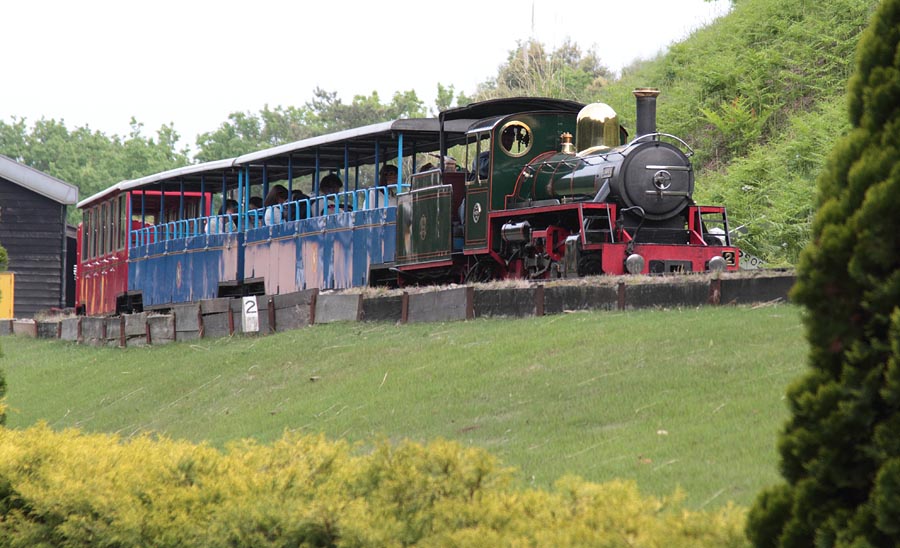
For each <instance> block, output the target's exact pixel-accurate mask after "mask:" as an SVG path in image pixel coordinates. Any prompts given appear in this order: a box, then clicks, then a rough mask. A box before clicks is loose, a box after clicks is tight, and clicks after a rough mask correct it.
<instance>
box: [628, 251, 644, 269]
mask: <svg viewBox="0 0 900 548" xmlns="http://www.w3.org/2000/svg"><path fill="white" fill-rule="evenodd" d="M644 263H645V261H644V258H643V257H641V256H640V255H638V254H637V253H632V254H631V255H629V256H628V258H627V259H625V270H627V271H628V273H629V274H640V273H641V272H643V271H644Z"/></svg>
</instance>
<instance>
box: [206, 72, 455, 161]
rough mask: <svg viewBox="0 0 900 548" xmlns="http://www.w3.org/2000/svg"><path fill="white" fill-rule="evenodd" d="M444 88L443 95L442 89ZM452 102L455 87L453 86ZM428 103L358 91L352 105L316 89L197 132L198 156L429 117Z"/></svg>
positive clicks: (404, 96)
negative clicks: (298, 100) (290, 103)
mask: <svg viewBox="0 0 900 548" xmlns="http://www.w3.org/2000/svg"><path fill="white" fill-rule="evenodd" d="M442 92H443V94H444V95H443V96H441V93H442ZM438 93H439V97H438V100H439V101H445V102H446V101H447V97H446V94H447V93H448V91H447V88H443V86H441V85H440V84H439V85H438ZM449 94H450V98H451V101H452V95H453V87H452V86H451V87H450V88H449ZM426 115H427V113H426V111H425V104H424V103H423V102H422V101H421V100H420V99H419V97H418V96H417V95H416V92H415V91H412V90H409V91H405V92H399V91H398V92H396V93H394V96H393V97H392V98H391V101H390V102H389V103H383V102H382V101H381V98H380V97H379V96H378V92H376V91H373V92H372V94H371V95H357V96H355V97H353V100H352V101H351V102H350V103H349V104H347V103H344V102H343V101H342V100H341V99H340V98H339V97H338V96H337V92H332V91H325V90H323V89H321V88H316V89H315V90H314V91H313V98H312V99H311V100H310V101H307V102H306V103H305V104H304V105H303V106H302V107H282V106H280V105H279V106H277V107H275V108H274V109H272V108H269V106H268V105H266V106H265V107H264V108H263V109H262V110H261V111H260V112H259V113H257V114H253V113H250V112H233V113H231V114H230V115H229V116H228V121H227V122H224V123H223V124H222V125H221V126H219V128H218V129H216V130H215V131H211V132H208V133H203V134H201V135H200V136H198V137H197V148H198V153H197V160H198V161H201V162H207V161H211V160H218V159H221V158H231V157H234V156H239V155H241V154H245V153H247V152H252V151H254V150H260V149H263V148H266V147H271V146H275V145H279V144H282V143H289V142H291V141H298V140H300V139H305V138H307V137H315V136H317V135H324V134H326V133H332V132H335V131H340V130H343V129H350V128H354V127H359V126H364V125H368V124H375V123H378V122H384V121H387V120H394V119H397V118H418V117H423V116H426Z"/></svg>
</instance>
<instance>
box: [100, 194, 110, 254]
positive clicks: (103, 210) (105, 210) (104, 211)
mask: <svg viewBox="0 0 900 548" xmlns="http://www.w3.org/2000/svg"><path fill="white" fill-rule="evenodd" d="M108 215H109V204H103V205H101V206H100V223H99V224H100V226H99V233H100V234H99V236H98V237H97V255H98V256H99V255H106V229H107V225H108V223H109V220H108V218H107V217H108Z"/></svg>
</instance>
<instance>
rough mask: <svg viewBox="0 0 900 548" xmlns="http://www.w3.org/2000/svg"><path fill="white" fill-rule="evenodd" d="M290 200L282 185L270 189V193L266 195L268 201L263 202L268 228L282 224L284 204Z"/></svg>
mask: <svg viewBox="0 0 900 548" xmlns="http://www.w3.org/2000/svg"><path fill="white" fill-rule="evenodd" d="M287 199H288V191H287V189H286V188H284V187H283V186H281V185H274V186H273V187H272V188H270V189H269V193H268V194H266V201H265V202H263V205H264V206H265V208H266V214H265V217H264V219H265V222H266V226H273V225H277V224H279V223H281V221H282V219H283V218H284V215H283V214H282V210H283V209H284V205H283V204H284V203H285V202H286V201H287Z"/></svg>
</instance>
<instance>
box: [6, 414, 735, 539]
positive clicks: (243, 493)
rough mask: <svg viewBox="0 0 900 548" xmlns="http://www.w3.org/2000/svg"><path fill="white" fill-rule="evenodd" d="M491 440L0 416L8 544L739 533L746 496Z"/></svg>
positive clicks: (645, 536) (730, 536) (697, 536)
mask: <svg viewBox="0 0 900 548" xmlns="http://www.w3.org/2000/svg"><path fill="white" fill-rule="evenodd" d="M511 477H512V476H511V471H510V470H509V469H507V468H503V467H501V466H499V465H498V463H497V461H496V460H495V459H494V457H492V456H491V455H490V454H488V453H487V452H485V451H484V450H481V449H475V448H466V447H463V446H461V445H459V444H457V443H454V442H447V441H435V442H432V443H430V444H428V445H427V446H423V445H419V444H416V443H412V442H402V443H399V444H396V445H392V444H389V443H387V442H380V443H378V444H376V446H375V448H374V450H372V451H370V452H365V453H363V452H362V451H360V450H359V449H357V448H354V447H351V446H350V445H348V444H347V443H344V442H331V441H328V440H326V439H325V438H324V437H322V436H300V435H296V434H290V433H289V434H285V435H284V436H283V437H282V438H281V439H280V440H278V441H276V442H274V443H272V444H270V445H260V444H257V443H255V442H252V441H242V442H239V443H234V444H232V445H230V446H229V447H228V448H227V449H226V450H224V451H219V450H217V449H214V448H212V447H209V446H206V445H193V444H190V443H187V442H182V441H174V440H170V439H154V438H151V437H149V436H142V437H137V438H134V439H129V440H123V439H120V438H118V437H116V436H113V435H106V434H82V433H80V432H78V431H75V430H66V431H63V432H54V431H53V430H51V429H50V428H49V427H47V426H46V425H39V426H36V427H33V428H30V429H28V430H22V431H19V430H10V429H0V545H3V546H35V545H53V546H61V545H65V546H120V547H127V546H148V545H152V546H255V547H258V546H401V545H422V546H489V545H490V546H496V545H507V546H509V545H520V546H521V545H528V546H573V545H581V546H626V545H627V546H742V545H745V544H746V540H745V539H744V537H743V534H742V527H743V523H744V512H743V510H741V509H739V508H735V507H733V506H728V507H726V508H723V509H720V510H717V511H715V512H698V511H688V510H685V509H683V508H682V507H680V506H679V503H678V500H677V499H678V497H677V496H673V497H670V498H665V499H655V498H648V497H641V496H640V495H639V494H638V492H637V489H636V487H635V486H634V484H632V483H627V482H612V483H608V484H604V485H597V484H591V483H587V482H585V481H582V480H580V479H577V478H574V477H566V478H563V479H561V480H559V482H558V483H557V484H556V486H555V488H554V489H552V490H550V491H542V490H534V489H528V490H521V489H517V488H515V487H514V486H513V485H512V484H511Z"/></svg>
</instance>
